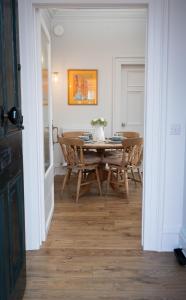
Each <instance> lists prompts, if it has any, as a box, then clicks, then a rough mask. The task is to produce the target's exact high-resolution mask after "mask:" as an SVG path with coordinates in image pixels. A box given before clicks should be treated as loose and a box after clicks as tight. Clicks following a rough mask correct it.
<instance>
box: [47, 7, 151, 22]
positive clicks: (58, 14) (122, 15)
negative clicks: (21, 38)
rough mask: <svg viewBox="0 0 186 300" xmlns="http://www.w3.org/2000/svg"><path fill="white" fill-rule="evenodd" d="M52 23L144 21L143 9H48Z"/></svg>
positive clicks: (144, 11)
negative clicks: (135, 19)
mask: <svg viewBox="0 0 186 300" xmlns="http://www.w3.org/2000/svg"><path fill="white" fill-rule="evenodd" d="M48 11H49V14H50V16H51V19H52V20H53V21H93V20H101V21H103V20H116V21H117V20H118V21H121V20H125V19H129V18H130V19H134V18H137V19H139V18H140V19H146V17H147V10H146V9H145V8H140V9H138V8H132V9H131V8H126V9H58V8H50V9H48Z"/></svg>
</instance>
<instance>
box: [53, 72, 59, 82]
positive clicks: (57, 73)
mask: <svg viewBox="0 0 186 300" xmlns="http://www.w3.org/2000/svg"><path fill="white" fill-rule="evenodd" d="M52 79H53V81H54V82H58V80H59V72H53V73H52Z"/></svg>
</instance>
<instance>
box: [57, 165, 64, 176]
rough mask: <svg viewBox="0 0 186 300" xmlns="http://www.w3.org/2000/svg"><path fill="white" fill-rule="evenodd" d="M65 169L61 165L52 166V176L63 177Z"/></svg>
mask: <svg viewBox="0 0 186 300" xmlns="http://www.w3.org/2000/svg"><path fill="white" fill-rule="evenodd" d="M65 170H66V169H65V167H64V166H63V165H56V166H54V176H55V175H65Z"/></svg>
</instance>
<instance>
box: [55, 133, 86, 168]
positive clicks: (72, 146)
mask: <svg viewBox="0 0 186 300" xmlns="http://www.w3.org/2000/svg"><path fill="white" fill-rule="evenodd" d="M58 141H59V144H60V145H61V149H62V152H63V155H64V158H65V161H66V162H67V164H68V166H69V167H72V168H73V167H75V166H78V165H80V164H81V165H83V164H84V156H83V148H82V146H83V145H84V141H82V140H80V139H78V138H63V137H59V138H58Z"/></svg>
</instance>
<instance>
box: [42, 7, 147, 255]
mask: <svg viewBox="0 0 186 300" xmlns="http://www.w3.org/2000/svg"><path fill="white" fill-rule="evenodd" d="M38 18H39V24H40V35H41V42H40V51H41V62H42V64H41V66H42V78H41V83H42V91H41V97H42V99H43V101H42V103H43V105H42V115H43V127H44V144H43V147H42V148H41V150H42V151H43V152H44V167H45V177H44V198H45V202H44V206H45V232H46V236H47V234H48V238H47V241H46V246H47V243H48V241H49V243H50V236H53V227H54V228H55V216H60V215H61V217H59V218H60V224H63V222H65V223H66V221H65V220H66V218H67V219H68V218H69V216H71V217H70V220H71V221H70V224H69V223H66V226H65V227H64V230H67V232H68V234H65V236H66V237H64V239H63V241H61V244H63V243H64V245H66V243H67V244H68V242H67V240H69V239H70V240H71V241H72V243H73V244H74V243H78V244H79V243H81V240H82V239H83V240H85V241H86V234H85V232H84V230H83V231H81V228H82V227H83V226H84V225H85V224H86V223H87V222H88V224H90V226H89V232H90V234H91V235H90V236H92V238H91V239H90V240H89V241H87V243H90V244H91V243H94V245H95V247H98V248H99V247H101V244H100V242H99V243H98V244H97V245H96V243H95V237H96V236H97V237H98V236H100V239H103V241H104V242H103V243H102V244H103V245H104V244H107V243H109V245H110V246H111V244H112V247H116V248H117V247H119V248H122V249H128V248H129V249H130V248H132V249H136V250H138V251H140V250H141V249H142V193H143V175H144V174H143V144H144V140H143V136H144V110H145V108H144V102H145V101H144V100H145V98H144V97H145V96H144V90H145V60H146V59H145V48H146V34H147V33H146V26H147V9H146V8H144V7H143V8H130V9H129V8H125V9H114V10H110V9H102V10H96V9H92V10H91V9H80V10H76V9H58V8H50V9H44V10H41V12H40V14H39V16H38ZM129 141H130V142H129ZM53 170H54V183H53V179H52V176H53V175H52V174H53V173H52V172H53ZM51 187H52V188H51ZM53 193H54V196H53ZM53 211H54V217H53V218H52V215H53ZM81 215H82V217H81ZM72 216H74V221H73V217H72ZM59 218H58V217H57V219H59ZM77 219H79V222H80V223H78V224H79V225H77ZM52 220H53V221H52ZM80 220H81V221H80ZM51 222H52V223H51ZM50 224H51V228H50V229H49V227H50ZM83 224H84V225H83ZM98 224H99V226H97V225H98ZM95 226H97V227H96V230H97V232H94V231H95ZM60 228H61V225H60ZM70 228H71V229H72V230H70ZM106 228H110V230H109V229H108V230H107V229H106ZM61 229H63V226H62V228H61ZM61 229H60V230H61ZM105 229H106V231H105ZM48 230H49V233H48ZM117 230H118V234H117V235H115V231H117ZM65 232H66V231H65ZM74 232H76V234H74ZM77 232H78V234H77ZM57 234H60V235H63V234H62V232H61V231H60V232H57ZM71 234H73V238H71ZM107 234H108V235H107ZM74 235H75V236H76V238H75V237H74ZM123 235H124V236H125V238H122V236H123ZM54 236H55V234H54ZM104 236H105V238H103V237H104ZM66 239H67V240H66ZM113 240H115V242H114V244H113ZM116 240H117V241H116ZM114 245H115V246H114ZM117 245H118V246H117ZM103 248H104V247H103Z"/></svg>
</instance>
